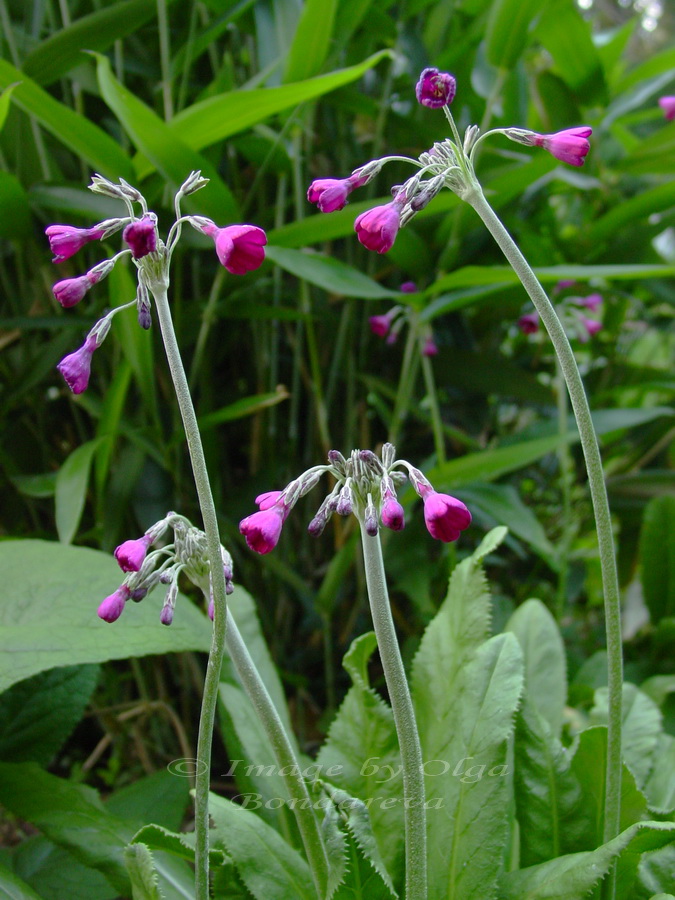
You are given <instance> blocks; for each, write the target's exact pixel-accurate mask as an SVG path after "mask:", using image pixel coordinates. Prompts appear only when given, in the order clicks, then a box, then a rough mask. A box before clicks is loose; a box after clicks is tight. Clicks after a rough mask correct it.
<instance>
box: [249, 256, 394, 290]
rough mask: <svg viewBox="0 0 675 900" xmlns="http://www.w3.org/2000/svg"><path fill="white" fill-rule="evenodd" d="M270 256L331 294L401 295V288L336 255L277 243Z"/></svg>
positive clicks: (299, 276) (293, 273) (286, 268)
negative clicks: (381, 281)
mask: <svg viewBox="0 0 675 900" xmlns="http://www.w3.org/2000/svg"><path fill="white" fill-rule="evenodd" d="M266 256H267V257H268V258H269V259H271V260H272V262H275V263H276V264H277V265H278V266H281V268H282V269H285V270H286V271H287V272H290V273H291V274H292V275H296V276H297V277H298V278H302V279H304V280H305V281H309V282H311V284H316V285H317V286H318V287H321V288H323V289H324V290H325V291H328V292H329V293H330V294H336V295H337V296H342V297H361V298H362V299H364V300H379V299H382V298H385V297H386V298H387V299H391V298H393V297H395V298H396V299H400V293H399V291H390V290H388V289H387V288H383V287H382V286H381V285H379V284H378V283H377V282H376V281H373V279H372V278H368V276H367V275H364V274H363V273H362V272H359V271H358V269H354V268H352V266H348V265H347V264H346V263H343V262H341V261H340V260H338V259H334V258H333V257H332V256H324V255H323V254H322V253H315V252H312V251H303V250H292V249H291V248H289V247H274V246H272V247H270V246H268V247H267V249H266Z"/></svg>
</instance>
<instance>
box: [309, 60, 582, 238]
mask: <svg viewBox="0 0 675 900" xmlns="http://www.w3.org/2000/svg"><path fill="white" fill-rule="evenodd" d="M456 88H457V85H456V82H455V78H454V77H453V76H452V75H450V74H449V73H448V72H439V71H438V69H433V68H429V69H425V70H424V71H423V72H422V74H421V75H420V79H419V81H418V83H417V87H416V89H415V93H416V96H417V99H418V101H419V102H420V103H421V104H422V105H423V106H426V107H428V108H430V109H441V108H442V109H443V111H444V113H445V115H446V117H447V119H448V122H449V123H450V127H451V129H452V132H453V137H452V139H451V138H446V139H445V140H443V141H439V142H437V143H435V144H434V145H433V147H431V149H429V150H428V151H426V152H425V153H421V154H420V156H419V157H418V159H412V158H410V157H406V156H385V157H382V158H381V159H376V160H373V161H372V162H369V163H367V164H366V165H365V166H361V167H360V168H358V169H355V170H354V172H352V174H351V175H350V176H349V177H348V178H341V179H340V178H321V179H318V180H317V181H313V182H312V184H311V185H310V187H309V190H308V192H307V199H308V200H309V201H310V203H316V204H317V206H318V208H319V210H320V211H321V212H334V211H335V210H339V209H342V208H343V207H344V206H345V204H346V203H347V198H348V196H349V195H350V194H351V193H352V191H353V190H355V189H356V188H358V187H362V186H363V185H364V184H367V183H368V182H369V181H371V180H372V178H374V177H375V175H376V174H377V173H378V172H379V171H380V169H381V168H382V166H384V165H385V163H387V162H391V161H394V160H399V161H405V162H408V163H410V164H411V165H413V166H416V167H417V169H418V171H417V172H416V173H415V175H413V176H412V177H411V178H409V179H408V180H407V181H405V182H404V183H403V184H397V185H394V187H392V189H391V193H392V200H391V202H390V203H386V204H384V205H383V206H376V207H375V208H374V209H369V210H367V211H366V212H364V213H361V215H360V216H358V217H357V219H356V221H355V222H354V230H355V231H356V234H357V237H358V239H359V241H360V242H361V243H362V244H363V245H364V247H367V248H368V249H369V250H375V251H376V252H377V253H386V252H387V251H388V250H391V248H392V246H393V244H394V241H395V240H396V235H397V234H398V231H399V229H400V228H402V227H403V226H404V225H407V224H408V222H410V220H411V219H412V218H413V217H414V216H415V215H416V214H417V213H418V212H420V210H422V209H424V207H425V206H427V204H429V203H430V202H431V201H432V200H433V199H434V197H435V196H436V195H437V194H438V193H439V192H440V191H441V190H442V189H443V188H444V187H447V188H450V189H451V190H452V191H454V192H455V193H456V194H458V195H459V196H460V197H463V198H464V199H467V197H468V195H469V193H470V192H471V191H472V190H473V189H474V188H475V187H476V185H477V182H476V176H475V174H474V170H473V166H474V159H475V154H476V149H477V147H478V146H479V145H480V143H481V142H482V141H483V140H485V138H487V137H489V136H492V135H497V134H501V135H504V136H505V137H507V138H509V140H512V141H515V142H516V143H518V144H524V145H525V146H527V147H542V148H543V149H544V150H547V151H548V152H549V153H550V154H551V155H552V156H554V157H555V158H556V159H559V160H561V161H562V162H566V163H569V164H570V165H573V166H581V165H583V163H584V159H585V157H586V154H587V153H588V151H589V148H590V144H589V142H588V138H589V137H590V135H591V132H592V129H591V128H590V127H589V126H588V125H582V126H580V127H576V128H566V129H564V130H563V131H558V132H556V133H555V134H538V133H537V132H535V131H529V130H527V129H524V128H495V129H492V130H491V131H487V132H485V134H483V135H481V133H480V128H478V126H477V125H471V126H470V127H469V128H467V130H466V132H465V135H464V138H463V139H462V138H461V137H460V135H459V132H458V131H457V126H456V125H455V122H454V119H453V117H452V114H451V112H450V104H451V103H452V101H453V99H454V97H455V93H456Z"/></svg>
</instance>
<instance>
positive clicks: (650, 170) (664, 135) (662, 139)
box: [617, 123, 675, 175]
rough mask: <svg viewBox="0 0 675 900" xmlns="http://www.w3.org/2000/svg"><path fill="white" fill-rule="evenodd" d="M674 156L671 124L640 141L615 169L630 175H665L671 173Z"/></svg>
mask: <svg viewBox="0 0 675 900" xmlns="http://www.w3.org/2000/svg"><path fill="white" fill-rule="evenodd" d="M674 155H675V124H673V123H671V124H670V125H665V126H664V127H663V128H660V129H659V130H658V131H655V132H654V134H650V135H649V136H648V137H646V138H644V139H643V140H641V141H640V142H639V144H638V145H637V147H636V148H635V150H633V151H632V152H631V153H630V154H629V155H628V156H627V157H626V158H625V159H623V160H621V161H620V162H619V163H618V164H617V168H619V169H620V170H621V171H622V172H627V173H630V174H631V175H652V174H657V173H663V174H664V175H667V174H670V172H671V171H672V167H673V156H674Z"/></svg>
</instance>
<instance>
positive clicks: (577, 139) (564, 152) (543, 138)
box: [532, 125, 593, 166]
mask: <svg viewBox="0 0 675 900" xmlns="http://www.w3.org/2000/svg"><path fill="white" fill-rule="evenodd" d="M592 133H593V129H592V128H590V127H589V126H588V125H582V126H580V127H579V128H565V129H563V130H562V131H556V133H555V134H534V135H533V140H532V143H533V145H534V146H535V147H543V148H544V150H548V152H549V153H550V154H551V156H554V157H555V158H556V159H559V160H560V161H561V162H566V163H569V164H570V165H571V166H583V164H584V157H585V156H586V154H587V153H588V151H589V150H590V148H591V145H590V143H589V141H588V138H589V137H590V136H591V134H592Z"/></svg>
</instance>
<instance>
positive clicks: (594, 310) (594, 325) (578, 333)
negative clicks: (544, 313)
mask: <svg viewBox="0 0 675 900" xmlns="http://www.w3.org/2000/svg"><path fill="white" fill-rule="evenodd" d="M574 286H575V282H574V281H559V282H558V283H557V284H556V286H555V288H554V289H553V295H554V296H556V295H559V294H561V293H562V292H565V291H567V290H568V289H570V288H572V289H573V288H574ZM602 303H603V299H602V294H598V293H594V294H588V296H586V297H577V296H571V295H570V296H565V297H563V298H562V299H559V300H558V302H557V303H556V310H557V313H558V316H559V318H560V321H561V322H562V324H563V327H564V328H565V330H566V331H567V334H568V337H570V338H576V339H577V340H579V341H581V343H582V344H586V343H588V341H589V340H590V339H591V338H592V337H594V336H595V335H596V334H597V333H598V332H599V331H600V330H601V329H602V322H601V321H599V319H597V318H595V316H597V314H598V312H599V311H600V308H601V306H602ZM585 311H588V312H590V313H591V314H592V315H593V318H591V317H589V316H587V315H586V314H585ZM518 327H519V329H520V330H521V332H522V333H523V334H527V335H532V334H536V333H537V332H538V331H539V315H538V314H537V313H536V312H531V313H526V314H525V315H523V316H521V317H520V318H519V319H518Z"/></svg>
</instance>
